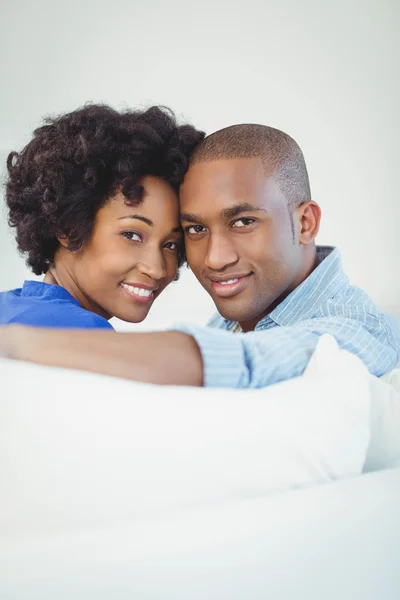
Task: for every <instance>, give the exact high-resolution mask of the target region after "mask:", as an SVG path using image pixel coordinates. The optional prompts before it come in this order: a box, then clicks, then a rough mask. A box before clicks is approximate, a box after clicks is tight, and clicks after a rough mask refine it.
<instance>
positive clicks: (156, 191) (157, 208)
mask: <svg viewBox="0 0 400 600" xmlns="http://www.w3.org/2000/svg"><path fill="white" fill-rule="evenodd" d="M140 185H142V186H143V187H144V194H143V199H142V201H141V202H140V204H138V205H135V204H133V205H129V204H127V202H126V199H125V197H124V195H123V194H122V192H120V191H119V192H117V193H116V194H115V195H114V196H113V197H112V198H110V201H109V202H106V204H105V205H104V206H103V207H102V208H101V209H100V210H99V212H98V215H97V216H98V219H110V218H112V219H121V218H123V217H124V216H126V215H130V214H134V213H135V214H140V215H144V216H146V217H148V218H149V219H150V220H151V221H153V222H154V223H155V224H158V223H163V222H171V221H178V209H179V204H178V196H177V194H176V192H175V190H174V189H173V188H172V187H171V185H170V184H169V183H168V182H167V181H164V180H163V179H161V178H158V177H151V176H146V177H144V178H143V179H142V181H140Z"/></svg>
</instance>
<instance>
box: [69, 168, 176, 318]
mask: <svg viewBox="0 0 400 600" xmlns="http://www.w3.org/2000/svg"><path fill="white" fill-rule="evenodd" d="M141 184H142V185H143V187H144V190H145V191H144V195H143V201H142V202H141V204H139V205H138V206H129V205H127V204H126V203H125V198H124V196H123V194H122V193H121V192H119V193H117V194H116V195H115V196H114V197H113V198H111V199H110V200H109V202H107V203H106V204H105V205H104V206H103V207H102V208H101V209H100V210H99V211H98V213H97V215H96V218H95V222H94V227H93V232H92V235H91V238H90V239H89V241H88V242H87V243H86V244H85V246H84V247H83V248H82V249H81V250H80V251H78V252H72V253H69V254H70V258H71V259H72V261H73V265H72V270H73V278H74V283H75V285H76V286H77V287H78V289H79V295H82V296H83V298H78V300H80V302H81V304H82V306H84V308H87V309H89V310H92V311H93V312H96V313H98V314H100V315H101V316H103V317H105V318H107V319H108V318H110V317H111V316H115V317H118V318H119V319H122V320H124V321H128V322H131V323H138V322H140V321H143V319H145V318H146V316H147V313H148V312H149V310H150V307H151V305H152V304H153V302H154V300H155V299H156V298H157V297H158V296H159V295H160V294H161V292H162V291H163V289H164V288H165V287H166V286H167V285H169V284H170V283H171V281H173V280H174V278H175V276H176V274H177V270H178V251H179V248H180V247H181V244H182V236H181V229H180V226H179V205H178V197H177V195H176V193H175V191H174V190H173V189H172V187H171V186H170V185H169V184H168V183H167V182H166V181H164V180H162V179H159V178H157V177H150V176H148V177H145V178H144V179H143V180H142V181H141Z"/></svg>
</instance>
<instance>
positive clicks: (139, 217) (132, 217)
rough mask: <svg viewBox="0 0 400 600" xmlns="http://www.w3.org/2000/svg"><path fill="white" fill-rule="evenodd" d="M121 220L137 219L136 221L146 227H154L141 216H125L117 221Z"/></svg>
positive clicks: (151, 222) (148, 220)
mask: <svg viewBox="0 0 400 600" xmlns="http://www.w3.org/2000/svg"><path fill="white" fill-rule="evenodd" d="M123 219H137V220H138V221H142V222H143V223H146V225H149V226H150V227H153V225H154V223H153V221H151V220H150V219H148V218H147V217H142V215H125V216H124V217H119V218H118V221H122V220H123Z"/></svg>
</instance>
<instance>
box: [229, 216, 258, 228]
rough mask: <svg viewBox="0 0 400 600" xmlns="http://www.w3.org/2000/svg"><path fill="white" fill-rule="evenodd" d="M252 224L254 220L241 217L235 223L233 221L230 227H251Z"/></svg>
mask: <svg viewBox="0 0 400 600" xmlns="http://www.w3.org/2000/svg"><path fill="white" fill-rule="evenodd" d="M253 223H254V219H250V218H248V217H242V218H241V219H238V220H237V221H235V222H234V223H233V225H232V227H248V226H249V225H252V224H253Z"/></svg>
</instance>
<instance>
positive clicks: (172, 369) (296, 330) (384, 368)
mask: <svg viewBox="0 0 400 600" xmlns="http://www.w3.org/2000/svg"><path fill="white" fill-rule="evenodd" d="M7 329H9V331H7ZM13 329H14V328H13V327H10V328H3V330H2V333H0V340H1V336H3V343H4V339H5V346H6V351H7V345H8V349H9V355H10V356H11V357H12V358H17V359H20V360H27V361H32V362H36V363H39V364H45V365H51V366H60V367H69V368H72V369H82V370H86V371H94V372H98V373H103V374H105V375H113V376H116V377H123V378H128V379H135V380H137V381H144V382H148V383H157V384H169V385H193V386H201V385H206V386H210V387H211V386H212V387H214V386H217V387H232V388H258V387H265V386H267V385H271V384H273V383H277V382H279V381H283V380H285V379H290V378H292V377H297V376H299V375H301V374H302V373H303V371H304V369H305V368H306V366H307V364H308V361H309V359H310V357H311V355H312V353H313V352H314V350H315V348H316V345H317V343H318V340H319V338H320V336H321V335H323V334H324V333H329V334H331V335H332V336H333V337H334V338H335V339H336V340H337V342H338V344H339V346H340V347H342V348H345V349H346V350H349V351H350V352H352V353H353V354H355V355H357V356H359V358H361V360H362V361H363V362H364V364H365V365H366V366H367V368H368V369H369V371H370V372H371V373H372V374H374V375H377V376H380V375H383V374H385V373H387V372H388V371H390V370H391V369H392V368H394V366H395V365H396V364H397V362H398V361H399V359H400V341H399V337H398V334H397V333H396V335H393V332H388V331H386V330H385V327H383V326H382V323H381V321H380V319H379V317H376V318H375V317H374V318H372V319H371V322H370V323H369V325H368V327H367V326H366V325H365V324H363V323H361V322H359V321H357V320H356V319H350V318H346V317H326V318H319V319H310V320H308V321H304V322H302V323H300V324H298V325H296V326H293V327H275V328H273V329H267V330H263V331H256V332H252V333H244V334H233V333H230V332H226V331H220V330H215V329H212V328H209V327H198V326H191V325H187V326H182V327H181V331H169V332H161V333H141V334H139V333H114V332H100V331H71V330H68V331H67V330H45V329H40V330H39V329H29V328H24V327H17V328H15V329H14V332H13V331H12V330H13ZM7 335H8V344H7ZM0 343H1V342H0ZM0 353H1V352H0ZM3 355H4V350H3Z"/></svg>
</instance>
